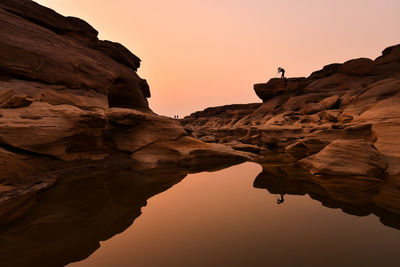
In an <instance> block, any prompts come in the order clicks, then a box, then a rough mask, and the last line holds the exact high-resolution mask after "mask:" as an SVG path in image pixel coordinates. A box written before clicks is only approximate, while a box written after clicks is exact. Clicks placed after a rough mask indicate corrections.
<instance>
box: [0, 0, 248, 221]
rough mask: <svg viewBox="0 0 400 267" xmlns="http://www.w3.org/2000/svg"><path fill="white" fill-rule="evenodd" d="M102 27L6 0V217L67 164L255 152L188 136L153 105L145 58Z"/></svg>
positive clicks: (144, 163) (0, 104)
mask: <svg viewBox="0 0 400 267" xmlns="http://www.w3.org/2000/svg"><path fill="white" fill-rule="evenodd" d="M97 34H98V33H97V31H96V30H95V29H93V28H92V27H91V26H90V25H89V24H88V23H86V22H85V21H83V20H81V19H78V18H73V17H64V16H62V15H60V14H57V13H56V12H54V11H53V10H51V9H48V8H46V7H43V6H41V5H39V4H37V3H35V2H33V1H30V0H3V1H0V51H1V52H0V175H1V177H0V203H1V205H0V206H1V207H0V218H1V219H2V223H4V222H6V221H10V220H11V219H12V218H14V217H15V214H17V213H15V212H14V213H13V212H12V211H13V209H15V208H17V207H22V206H23V207H27V206H29V205H25V204H26V203H32V201H30V200H31V199H32V198H33V197H34V194H35V192H37V191H39V190H43V189H45V188H47V187H49V186H51V185H52V184H54V183H55V181H57V179H59V178H60V177H64V176H65V175H68V174H70V173H74V174H75V175H78V176H79V175H80V174H81V173H83V172H86V171H88V170H91V171H96V170H103V169H110V168H116V169H118V168H122V167H127V166H135V168H136V169H137V170H139V169H140V170H148V169H149V168H151V169H155V168H162V167H164V166H173V167H179V168H180V169H182V170H187V171H189V170H190V171H192V170H193V169H196V168H197V169H198V168H206V167H207V168H211V167H212V166H211V165H210V166H209V162H210V161H211V162H213V163H215V164H232V162H242V161H245V160H248V159H250V158H251V156H252V155H251V153H247V152H239V151H236V150H233V149H232V148H231V147H229V146H225V145H220V144H219V145H217V144H207V143H203V142H201V141H198V140H196V139H194V138H192V137H189V136H188V134H187V132H186V131H185V130H184V129H183V127H182V126H181V125H180V124H179V123H178V122H177V121H176V120H172V119H170V118H167V117H163V116H159V115H157V114H154V113H153V112H152V111H151V110H150V108H149V106H148V102H147V99H146V98H148V97H150V89H149V86H148V84H147V82H146V80H145V79H142V78H141V77H139V76H138V74H137V73H136V70H137V69H138V68H139V67H140V59H139V58H138V57H137V56H135V55H134V54H132V53H131V52H130V51H129V50H128V49H127V48H125V47H124V46H122V45H121V44H118V43H114V42H110V41H103V40H99V39H98V38H97ZM194 165H196V167H194ZM213 167H215V166H213ZM11 213H12V214H14V215H13V216H11V215H10V214H11ZM6 219H7V220H6Z"/></svg>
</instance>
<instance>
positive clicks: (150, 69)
mask: <svg viewBox="0 0 400 267" xmlns="http://www.w3.org/2000/svg"><path fill="white" fill-rule="evenodd" d="M36 2H38V3H40V4H42V5H45V6H47V7H50V8H52V9H54V10H56V11H57V12H59V13H61V14H63V15H66V16H75V17H80V18H82V19H84V20H86V21H87V22H88V23H90V24H91V25H92V26H93V27H94V28H95V29H97V30H98V31H99V38H100V39H106V40H111V41H115V42H120V43H122V44H123V45H125V46H126V47H127V48H128V49H129V50H131V51H132V52H133V53H134V54H135V55H137V56H138V57H140V58H141V59H142V66H141V68H140V69H139V70H138V73H139V75H140V76H141V77H142V78H145V79H147V81H148V83H149V85H150V89H151V92H152V97H151V98H150V99H149V102H150V107H151V108H152V109H153V110H154V111H155V112H157V113H159V114H163V115H168V116H173V115H174V114H178V115H179V116H180V117H183V116H184V115H189V114H190V113H191V112H194V111H197V110H202V109H204V108H207V107H211V106H218V105H225V104H234V103H250V102H260V100H259V99H258V98H257V97H256V95H255V94H254V92H253V84H254V83H260V82H266V81H267V80H268V79H269V78H272V77H275V76H276V75H277V71H276V69H277V67H279V66H282V67H283V68H285V70H286V75H287V76H289V77H295V76H308V75H310V73H311V72H313V71H315V70H318V69H321V68H322V67H323V66H324V65H327V64H330V63H334V62H339V63H340V62H344V61H346V60H348V59H352V58H357V57H369V58H376V57H377V56H379V55H380V53H381V51H382V50H383V49H384V48H386V47H387V46H390V45H394V44H397V43H400V38H399V37H400V15H399V14H400V1H399V0H276V1H270V0H201V1H200V0H196V1H195V0H170V1H169V0H140V1H139V0H113V1H110V0H38V1H36Z"/></svg>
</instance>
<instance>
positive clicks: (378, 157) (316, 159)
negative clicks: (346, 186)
mask: <svg viewBox="0 0 400 267" xmlns="http://www.w3.org/2000/svg"><path fill="white" fill-rule="evenodd" d="M299 163H300V164H301V165H302V166H303V167H306V168H307V169H308V170H309V171H310V172H311V173H312V174H314V175H316V174H318V175H325V176H330V175H331V176H332V175H333V176H361V177H363V176H364V177H374V178H383V177H384V173H385V170H386V167H387V165H388V164H387V161H386V160H385V158H384V157H383V156H382V154H380V153H379V151H378V150H377V149H376V148H375V147H374V145H373V144H372V143H369V142H366V141H363V140H335V141H333V142H332V143H330V144H329V145H328V146H326V147H325V148H324V149H323V150H321V151H320V152H319V153H317V154H315V155H312V156H310V157H307V158H305V159H303V160H301V161H300V162H299Z"/></svg>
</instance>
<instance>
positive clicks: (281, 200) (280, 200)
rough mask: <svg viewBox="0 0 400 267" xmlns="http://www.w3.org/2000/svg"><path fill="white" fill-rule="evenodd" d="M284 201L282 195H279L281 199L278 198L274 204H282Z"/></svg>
mask: <svg viewBox="0 0 400 267" xmlns="http://www.w3.org/2000/svg"><path fill="white" fill-rule="evenodd" d="M284 201H285V199H284V198H283V194H281V199H279V198H278V199H277V200H276V203H278V204H282V203H283V202H284Z"/></svg>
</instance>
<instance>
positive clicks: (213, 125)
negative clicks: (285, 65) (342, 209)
mask: <svg viewBox="0 0 400 267" xmlns="http://www.w3.org/2000/svg"><path fill="white" fill-rule="evenodd" d="M254 90H255V93H256V94H257V96H259V97H260V98H261V100H262V103H260V104H247V105H229V106H223V107H215V108H208V109H206V110H204V111H200V112H196V113H193V114H191V115H190V116H188V117H186V118H184V119H183V120H182V124H183V125H184V126H185V129H186V130H187V131H188V132H190V133H191V134H192V135H193V136H194V137H197V138H200V139H202V140H204V141H207V142H218V143H225V144H228V145H230V146H232V147H233V148H235V149H237V150H245V151H252V152H258V153H259V154H260V158H259V161H260V162H263V164H264V165H265V164H266V165H268V164H275V165H282V164H286V166H300V167H302V168H303V169H305V170H307V172H308V173H309V174H310V176H309V177H310V178H309V179H317V180H318V179H322V178H321V177H323V179H326V180H327V181H332V184H334V183H335V179H334V178H335V177H346V179H347V181H348V183H352V182H351V181H354V180H356V179H361V180H368V181H370V180H371V179H372V180H373V181H375V182H376V183H378V184H379V190H376V191H374V193H373V194H372V196H371V199H372V198H373V202H374V203H375V204H376V205H379V206H380V207H384V208H385V209H387V210H390V211H393V212H397V213H400V200H399V199H400V198H399V196H400V189H399V188H400V109H399V106H400V45H395V46H392V47H388V48H386V49H385V50H383V52H382V55H381V56H380V57H378V58H377V59H375V60H371V59H367V58H359V59H353V60H349V61H347V62H345V63H343V64H331V65H327V66H325V67H324V68H323V69H322V70H319V71H316V72H314V73H312V74H311V75H310V76H309V77H307V78H305V77H301V78H289V79H271V80H270V81H268V82H267V83H262V84H256V85H254ZM265 168H266V167H265ZM342 181H343V180H342ZM343 186H345V185H343Z"/></svg>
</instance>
